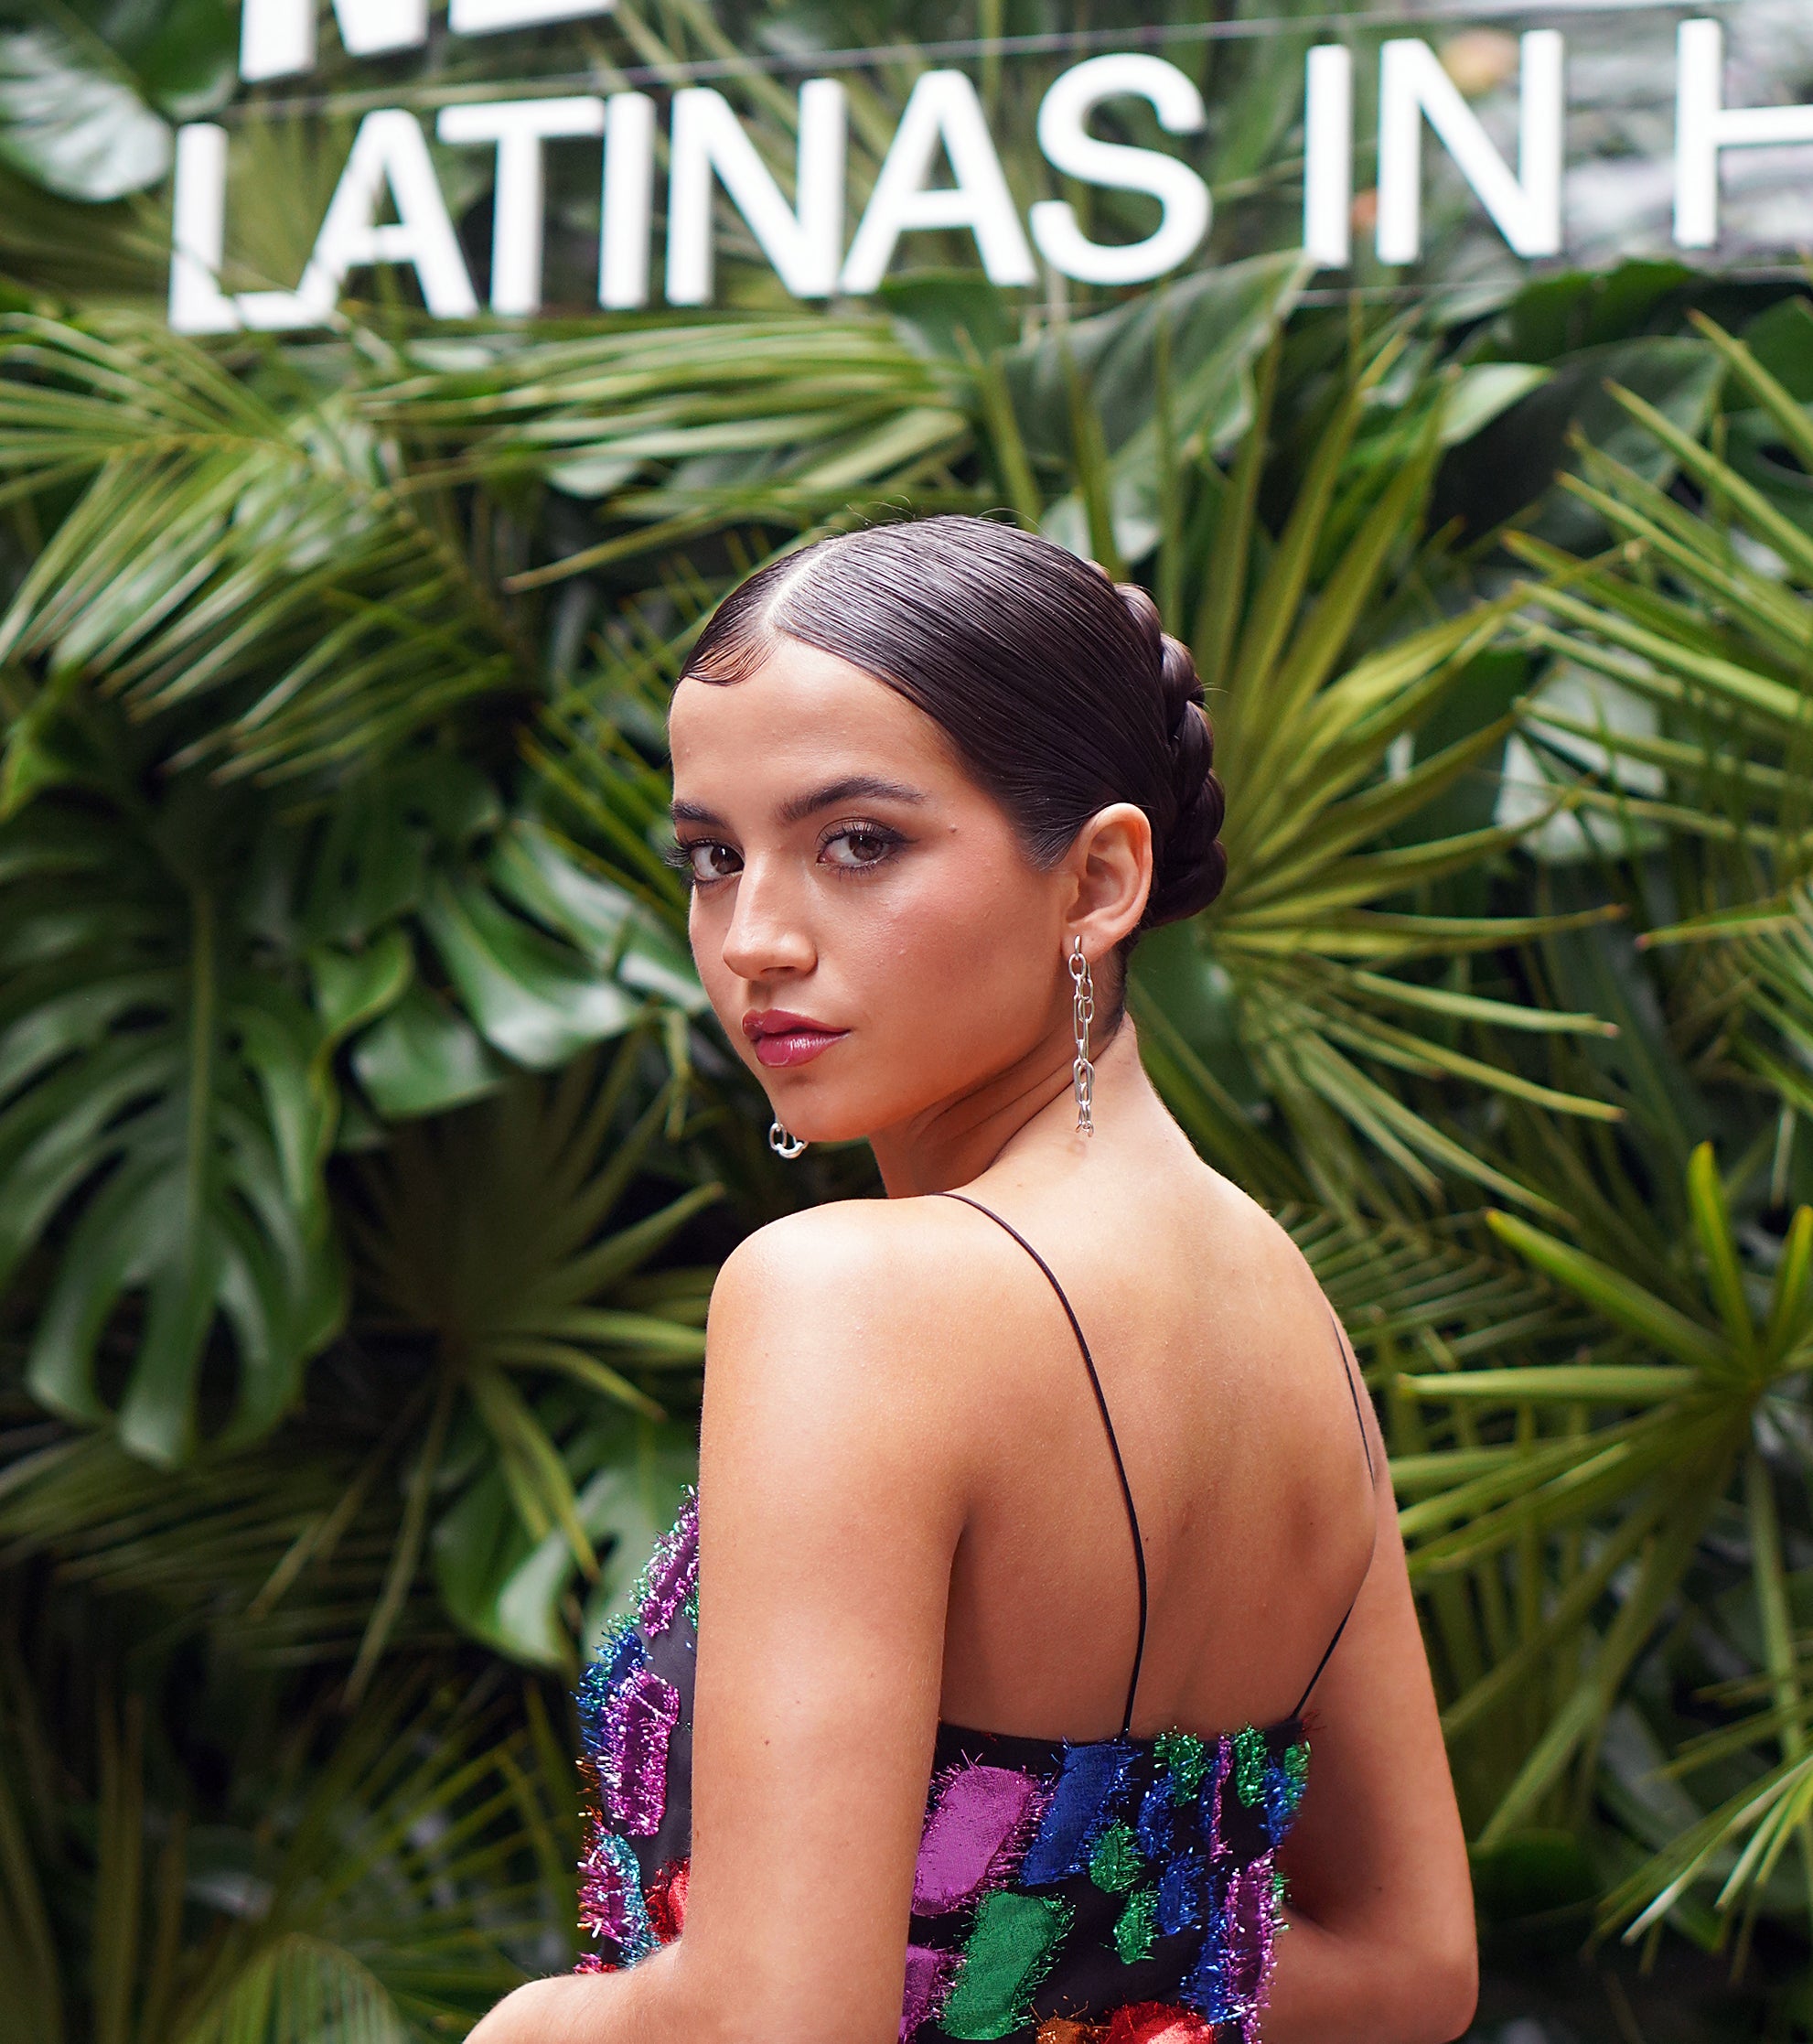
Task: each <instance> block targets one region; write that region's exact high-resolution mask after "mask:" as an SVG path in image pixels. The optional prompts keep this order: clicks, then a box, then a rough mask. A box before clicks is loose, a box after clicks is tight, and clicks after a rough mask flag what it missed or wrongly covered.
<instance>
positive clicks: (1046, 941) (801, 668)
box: [670, 639, 1076, 1142]
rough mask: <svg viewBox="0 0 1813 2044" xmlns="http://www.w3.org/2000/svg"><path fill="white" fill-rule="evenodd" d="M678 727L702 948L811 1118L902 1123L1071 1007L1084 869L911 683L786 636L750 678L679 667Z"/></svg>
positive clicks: (736, 1036) (695, 937) (714, 990)
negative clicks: (1021, 818)
mask: <svg viewBox="0 0 1813 2044" xmlns="http://www.w3.org/2000/svg"><path fill="white" fill-rule="evenodd" d="M670 739H671V744H672V749H673V777H674V804H673V814H674V827H675V834H676V835H677V837H678V839H679V842H680V845H681V852H682V854H683V855H684V856H685V858H686V860H687V864H688V866H689V868H690V870H691V873H692V880H693V895H692V924H691V928H692V954H693V957H694V958H695V959H696V961H697V963H698V967H699V974H700V977H701V978H702V979H703V982H704V986H705V991H706V993H707V994H708V995H710V997H711V1003H712V1006H713V1009H714V1010H715V1011H716V1014H717V1017H718V1020H719V1021H720V1022H721V1023H722V1024H723V1026H724V1033H725V1034H726V1035H727V1036H728V1037H729V1038H730V1040H731V1043H732V1044H733V1045H734V1046H735V1049H736V1050H737V1051H738V1053H739V1054H740V1055H741V1057H742V1058H743V1060H744V1061H745V1063H746V1064H747V1065H748V1066H749V1067H750V1069H751V1070H753V1071H754V1072H755V1073H756V1076H757V1077H758V1078H759V1079H760V1080H761V1081H762V1084H763V1086H764V1087H765V1088H766V1090H767V1095H768V1098H769V1100H770V1102H771V1103H773V1106H774V1111H775V1113H776V1115H777V1116H778V1119H779V1120H780V1121H781V1122H782V1123H783V1124H785V1126H786V1127H787V1128H788V1129H789V1130H791V1132H792V1133H793V1134H794V1135H798V1136H801V1137H803V1138H805V1139H807V1140H809V1141H817V1142H825V1141H832V1142H834V1141H839V1140H843V1139H848V1138H851V1137H855V1136H863V1135H873V1134H874V1133H875V1132H877V1131H878V1130H882V1129H886V1128H892V1127H895V1126H896V1125H897V1124H901V1123H903V1122H905V1121H906V1120H907V1119H908V1118H909V1117H911V1116H914V1115H917V1114H920V1113H924V1112H926V1111H927V1110H928V1109H929V1108H932V1107H935V1106H936V1105H938V1104H939V1103H941V1102H943V1101H947V1100H949V1099H951V1098H953V1097H954V1096H958V1095H960V1094H962V1093H965V1092H968V1091H969V1090H970V1089H971V1088H972V1087H974V1086H976V1085H978V1084H979V1083H980V1082H982V1081H985V1080H987V1079H989V1078H991V1077H992V1076H993V1075H994V1074H996V1073H998V1072H1000V1071H1003V1070H1005V1069H1006V1068H1007V1067H1009V1066H1010V1065H1012V1064H1014V1062H1015V1061H1016V1060H1019V1059H1021V1058H1024V1057H1025V1056H1026V1055H1027V1054H1028V1053H1029V1052H1031V1051H1032V1050H1033V1049H1035V1048H1036V1047H1037V1045H1038V1044H1039V1042H1040V1040H1041V1038H1044V1037H1045V1036H1046V1034H1047V1033H1048V1032H1049V1031H1050V1029H1051V1027H1052V1026H1053V1023H1054V1019H1055V1018H1060V1019H1061V1014H1062V1011H1064V1010H1066V1009H1067V997H1068V992H1069V983H1068V981H1067V978H1066V977H1065V965H1064V952H1065V928H1066V924H1065V915H1066V910H1067V906H1068V905H1069V903H1070V902H1071V901H1072V900H1073V898H1074V896H1075V892H1076V885H1075V880H1074V878H1073V877H1071V876H1069V875H1068V874H1067V871H1066V869H1065V867H1064V866H1059V867H1058V868H1057V869H1056V870H1055V871H1053V872H1049V873H1046V872H1041V871H1040V870H1039V869H1038V868H1037V867H1036V866H1034V865H1033V864H1032V862H1031V861H1030V860H1029V859H1028V858H1027V856H1026V855H1025V851H1024V849H1023V848H1022V846H1021V844H1020V841H1019V839H1018V837H1017V836H1016V834H1015V833H1014V827H1013V825H1012V823H1010V822H1009V821H1008V818H1007V816H1006V814H1005V812H1003V810H1002V809H1001V808H1000V807H999V806H998V804H997V803H996V802H995V801H993V799H992V797H991V796H989V795H988V794H986V793H985V792H984V791H982V789H981V788H979V787H978V786H977V785H976V784H975V782H974V781H972V780H971V779H970V778H969V776H968V775H967V774H966V773H965V772H964V770H963V769H962V767H961V766H960V764H959V762H958V760H957V759H956V758H955V756H954V754H953V752H952V750H951V748H950V747H949V743H948V741H947V740H946V738H945V737H944V735H943V733H942V732H941V731H940V730H939V727H938V726H937V725H935V724H934V723H933V722H932V720H931V719H930V717H928V716H927V715H925V713H924V712H923V711H921V710H918V709H916V708H915V707H914V706H913V705H912V704H910V703H908V702H907V701H906V698H905V697H904V696H902V695H899V694H896V692H895V691H894V690H893V689H891V688H889V687H887V686H886V685H885V683H882V682H878V681H876V680H875V679H874V676H873V675H871V674H867V673H864V672H863V670H862V669H861V668H858V667H853V666H852V665H851V664H850V662H848V661H843V660H839V659H838V658H837V657H836V656H835V655H833V654H831V653H824V652H820V651H817V650H816V649H814V648H812V647H809V646H802V645H799V643H797V642H796V641H794V640H788V639H782V640H778V641H777V642H776V646H775V649H774V651H773V652H772V653H770V654H769V656H768V657H767V659H766V660H765V661H764V662H762V664H761V666H760V667H759V668H757V669H756V672H754V673H753V674H751V675H750V676H749V677H748V678H747V679H746V680H745V681H741V682H737V683H732V684H730V685H728V686H724V685H721V684H717V683H709V682H702V681H698V680H689V681H684V682H682V683H681V684H680V687H679V689H678V691H677V692H676V694H675V695H674V699H673V710H672V715H671V719H670Z"/></svg>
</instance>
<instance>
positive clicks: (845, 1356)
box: [707, 1199, 987, 1410]
mask: <svg viewBox="0 0 1813 2044" xmlns="http://www.w3.org/2000/svg"><path fill="white" fill-rule="evenodd" d="M966 1218H967V1217H966V1216H965V1215H964V1214H963V1212H962V1210H961V1209H960V1208H959V1207H958V1206H957V1205H956V1204H955V1202H953V1201H951V1200H940V1199H917V1200H838V1201H833V1202H831V1203H830V1204H827V1205H825V1206H820V1207H813V1208H810V1209H808V1210H805V1211H802V1212H799V1213H794V1214H788V1215H787V1216H786V1217H785V1218H783V1219H781V1220H779V1221H770V1222H769V1223H768V1224H767V1226H766V1227H764V1228H760V1229H758V1230H756V1232H755V1233H754V1234H752V1235H750V1236H748V1237H747V1238H746V1240H745V1241H744V1242H742V1243H740V1244H739V1245H738V1246H737V1248H736V1249H735V1251H734V1252H733V1253H732V1254H731V1255H730V1257H729V1258H728V1259H727V1260H726V1262H725V1263H724V1266H723V1268H722V1270H721V1271H720V1272H719V1274H718V1278H717V1283H716V1285H715V1286H713V1292H712V1307H711V1319H710V1325H709V1329H708V1333H707V1374H708V1379H709V1376H710V1373H711V1372H713V1370H715V1371H716V1372H718V1374H719V1376H720V1379H721V1380H722V1378H723V1377H724V1375H726V1374H731V1373H734V1374H735V1375H736V1376H737V1377H739V1378H743V1379H756V1378H763V1377H766V1376H767V1375H768V1374H769V1373H770V1372H786V1373H787V1374H788V1376H789V1378H790V1379H791V1380H792V1381H793V1382H795V1383H796V1384H798V1383H802V1382H813V1383H815V1384H816V1385H817V1387H818V1388H819V1390H820V1391H821V1393H839V1394H840V1398H839V1402H840V1403H841V1402H842V1394H843V1393H847V1394H848V1395H849V1396H851V1397H852V1398H854V1399H856V1400H857V1401H858V1402H859V1403H860V1402H862V1401H863V1400H864V1398H865V1397H879V1398H882V1399H888V1398H890V1397H892V1396H894V1394H895V1393H896V1391H897V1390H898V1389H900V1388H901V1387H902V1386H909V1387H910V1389H911V1392H912V1395H913V1403H914V1404H915V1406H916V1407H917V1409H920V1410H924V1409H926V1408H927V1406H928V1404H929V1403H931V1402H932V1401H934V1400H935V1398H936V1395H937V1393H938V1388H939V1384H940V1382H942V1381H944V1380H946V1379H948V1378H949V1377H951V1376H953V1375H954V1374H955V1373H956V1368H955V1366H958V1365H960V1363H961V1361H962V1360H963V1354H964V1352H965V1351H966V1350H967V1348H968V1346H969V1345H970V1338H971V1335H972V1334H973V1330H974V1328H975V1326H976V1324H977V1319H978V1315H979V1312H980V1309H981V1307H982V1302H983V1300H984V1297H985V1296H986V1291H987V1285H986V1277H985V1269H986V1264H985V1258H984V1255H983V1254H982V1249H981V1248H980V1247H979V1246H978V1245H977V1244H976V1243H975V1242H974V1239H973V1230H968V1229H966V1228H965V1227H964V1225H963V1223H964V1221H965V1219H966Z"/></svg>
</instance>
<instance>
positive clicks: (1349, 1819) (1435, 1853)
mask: <svg viewBox="0 0 1813 2044" xmlns="http://www.w3.org/2000/svg"><path fill="white" fill-rule="evenodd" d="M1366 1424H1367V1426H1368V1433H1369V1435H1370V1437H1371V1441H1372V1453H1373V1458H1374V1462H1375V1465H1376V1467H1377V1468H1378V1469H1379V1483H1378V1486H1377V1489H1378V1510H1379V1536H1378V1544H1377V1545H1376V1547H1375V1548H1374V1550H1373V1559H1372V1565H1371V1568H1370V1569H1369V1570H1368V1574H1367V1578H1366V1582H1365V1585H1364V1587H1362V1589H1361V1591H1360V1595H1359V1601H1358V1602H1357V1604H1356V1605H1355V1607H1354V1612H1353V1616H1352V1618H1351V1619H1349V1620H1348V1622H1347V1628H1346V1631H1345V1632H1344V1633H1343V1634H1342V1635H1341V1643H1340V1645H1339V1646H1338V1647H1337V1648H1336V1650H1335V1654H1334V1657H1333V1658H1332V1659H1331V1660H1330V1662H1329V1663H1328V1665H1327V1667H1326V1668H1325V1670H1324V1671H1323V1674H1322V1679H1321V1681H1320V1682H1319V1683H1318V1684H1316V1689H1315V1694H1314V1698H1313V1700H1312V1704H1311V1707H1310V1711H1309V1714H1308V1715H1309V1717H1310V1746H1311V1756H1312V1757H1311V1760H1310V1781H1309V1792H1308V1793H1307V1795H1306V1796H1305V1797H1304V1799H1303V1808H1302V1810H1301V1811H1300V1812H1299V1813H1298V1816H1297V1821H1296V1823H1295V1825H1294V1826H1293V1829H1292V1832H1291V1834H1290V1836H1289V1838H1288V1839H1286V1841H1285V1843H1284V1845H1283V1846H1282V1849H1281V1852H1280V1858H1281V1859H1282V1863H1283V1866H1284V1872H1285V1875H1286V1877H1287V1879H1288V1882H1289V1906H1288V1908H1287V1910H1286V1918H1287V1920H1288V1923H1289V1926H1290V1928H1289V1931H1288V1933H1287V1934H1286V1935H1285V1936H1283V1937H1282V1938H1280V1939H1279V1941H1278V1970H1277V1973H1276V1975H1275V1976H1274V1979H1273V1982H1272V1988H1271V2007H1270V2009H1269V2010H1268V2012H1267V2014H1266V2017H1265V2030H1264V2034H1265V2044H1449V2040H1450V2039H1454V2038H1457V2037H1459V2036H1460V2035H1461V2034H1462V2032H1463V2031H1464V2030H1465V2028H1467V2026H1468V2024H1469V2023H1470V2022H1471V2021H1472V2020H1473V2011H1474V2004H1475V2000H1476V1998H1477V1995H1478V1981H1479V1962H1478V1954H1477V1952H1476V1950H1475V1937H1474V1919H1473V1885H1472V1880H1471V1878H1470V1876H1469V1873H1468V1869H1467V1855H1466V1841H1465V1838H1464V1835H1463V1834H1462V1831H1461V1820H1460V1813H1459V1811H1458V1810H1457V1809H1456V1808H1455V1806H1454V1783H1453V1781H1452V1780H1451V1778H1450V1776H1449V1772H1448V1759H1447V1754H1446V1752H1445V1750H1444V1749H1443V1743H1442V1726H1441V1720H1440V1717H1439V1716H1438V1715H1437V1712H1436V1707H1435V1694H1434V1690H1433V1687H1432V1684H1431V1682H1430V1679H1429V1662H1428V1659H1427V1656H1426V1655H1425V1653H1424V1651H1423V1645H1422V1636H1421V1630H1419V1628H1418V1625H1417V1617H1416V1606H1415V1603H1414V1601H1413V1600H1412V1598H1411V1586H1410V1576H1409V1572H1408V1570H1407V1569H1406V1567H1405V1565H1404V1544H1403V1539H1402V1536H1401V1535H1400V1533H1399V1531H1398V1511H1397V1504H1396V1501H1394V1499H1393V1498H1392V1495H1391V1486H1390V1481H1389V1478H1388V1477H1386V1475H1385V1474H1384V1470H1385V1449H1384V1443H1383V1442H1382V1441H1381V1440H1380V1439H1379V1432H1378V1426H1377V1423H1376V1421H1374V1419H1373V1418H1372V1415H1371V1414H1370V1413H1369V1412H1368V1415H1367V1421H1366Z"/></svg>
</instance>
